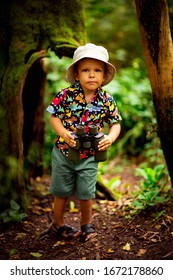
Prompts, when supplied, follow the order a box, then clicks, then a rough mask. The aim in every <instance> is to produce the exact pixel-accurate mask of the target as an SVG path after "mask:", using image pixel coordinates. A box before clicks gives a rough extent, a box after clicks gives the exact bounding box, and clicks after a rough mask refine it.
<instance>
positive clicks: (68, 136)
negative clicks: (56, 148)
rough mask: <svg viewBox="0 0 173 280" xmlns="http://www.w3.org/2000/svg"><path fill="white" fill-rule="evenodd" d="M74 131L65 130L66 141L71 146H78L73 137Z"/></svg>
mask: <svg viewBox="0 0 173 280" xmlns="http://www.w3.org/2000/svg"><path fill="white" fill-rule="evenodd" d="M71 134H72V132H71V131H68V130H65V132H64V134H63V138H64V141H65V142H66V143H67V144H68V145H69V146H70V147H75V146H76V141H75V140H74V138H73V135H71Z"/></svg>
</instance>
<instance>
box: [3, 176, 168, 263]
mask: <svg viewBox="0 0 173 280" xmlns="http://www.w3.org/2000/svg"><path fill="white" fill-rule="evenodd" d="M126 174H127V173H126ZM131 179H132V180H134V178H131ZM122 180H124V179H123V178H122ZM49 184H50V178H46V179H41V180H40V181H39V182H38V181H37V182H34V184H33V190H32V191H30V195H31V207H30V209H29V211H28V218H27V219H26V220H25V221H22V222H21V223H11V224H10V223H8V224H2V223H1V224H0V226H1V233H0V259H1V260H2V259H17V260H21V259H23V260H27V259H43V260H46V259H59V260H65V259H68V260H80V259H84V260H85V259H87V260H94V259H98V260H99V259H100V260H111V259H112V260H135V259H138V260H142V259H144V260H150V259H154V260H166V259H173V201H172V202H171V201H170V202H169V203H167V204H165V205H160V206H159V207H158V206H156V207H155V208H154V209H152V211H150V212H148V213H146V214H144V213H141V214H138V215H136V216H134V217H133V218H131V219H128V218H126V216H128V210H125V209H126V208H127V207H124V205H125V204H128V199H127V200H126V199H125V197H126V196H125V194H124V200H121V201H119V202H116V201H106V200H105V201H102V200H99V199H96V201H95V204H94V207H93V223H94V224H95V226H96V230H97V233H98V235H97V237H95V238H93V239H92V240H90V241H88V242H86V243H82V242H81V241H79V240H76V241H68V242H67V241H63V240H59V239H57V237H55V236H54V235H53V233H51V232H49V233H48V234H45V235H43V236H42V237H41V238H38V236H39V235H40V233H41V232H43V231H44V230H45V229H46V228H48V227H49V225H50V223H51V221H52V197H51V196H50V195H49V193H48V187H49ZM126 187H127V190H128V189H129V188H130V185H128V186H127V183H126ZM123 189H124V185H123ZM127 192H128V191H127ZM127 196H128V193H127ZM72 201H73V202H72ZM159 215H160V217H159ZM158 217H159V218H158ZM66 221H67V223H70V224H72V225H74V226H76V227H79V222H80V212H79V209H78V203H77V202H76V201H75V199H74V198H71V199H70V200H69V203H68V206H67V209H66Z"/></svg>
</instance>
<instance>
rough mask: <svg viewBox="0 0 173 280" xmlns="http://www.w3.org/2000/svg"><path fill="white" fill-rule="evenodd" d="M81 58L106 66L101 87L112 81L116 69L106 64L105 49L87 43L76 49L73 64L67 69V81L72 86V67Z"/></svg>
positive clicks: (106, 53) (107, 57) (107, 58)
mask: <svg viewBox="0 0 173 280" xmlns="http://www.w3.org/2000/svg"><path fill="white" fill-rule="evenodd" d="M83 58H93V59H97V60H100V61H103V62H104V63H105V64H106V67H107V72H106V75H105V80H104V82H103V84H102V85H103V86H105V85H107V84H108V83H110V81H112V80H113V78H114V75H115V72H116V69H115V67H114V66H113V65H112V64H111V63H109V62H108V60H109V54H108V51H107V49H105V48H104V47H102V46H96V45H94V44H91V43H88V44H86V45H85V46H80V47H78V48H77V49H76V50H75V52H74V55H73V63H72V64H70V66H69V67H68V69H67V81H68V82H70V83H71V84H73V83H74V82H75V81H76V80H75V71H74V65H75V64H76V63H77V62H78V61H79V60H81V59H83Z"/></svg>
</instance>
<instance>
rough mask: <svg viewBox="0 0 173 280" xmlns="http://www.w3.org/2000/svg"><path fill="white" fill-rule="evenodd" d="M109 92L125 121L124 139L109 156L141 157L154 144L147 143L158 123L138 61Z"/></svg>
mask: <svg viewBox="0 0 173 280" xmlns="http://www.w3.org/2000/svg"><path fill="white" fill-rule="evenodd" d="M106 89H107V91H108V92H109V93H110V94H112V95H113V97H114V98H115V100H116V102H117V106H118V108H119V111H120V113H121V115H122V118H123V121H122V122H121V127H122V130H121V135H120V137H119V139H118V141H117V142H116V143H115V145H113V146H112V148H111V149H110V154H111V155H112V156H114V155H115V154H117V153H119V154H122V153H128V154H130V155H138V154H139V153H141V152H142V151H143V149H144V145H145V144H146V143H147V142H148V141H151V140H148V139H147V135H148V131H149V129H150V127H152V125H153V124H154V123H155V122H156V118H155V113H154V108H153V102H152V94H151V88H150V83H149V80H148V78H147V77H146V73H145V72H144V71H141V70H140V69H139V63H138V60H135V61H134V63H133V65H132V67H130V68H126V69H122V70H121V71H120V72H119V73H117V74H116V77H115V79H114V80H113V81H112V82H111V83H110V84H109V85H107V86H106Z"/></svg>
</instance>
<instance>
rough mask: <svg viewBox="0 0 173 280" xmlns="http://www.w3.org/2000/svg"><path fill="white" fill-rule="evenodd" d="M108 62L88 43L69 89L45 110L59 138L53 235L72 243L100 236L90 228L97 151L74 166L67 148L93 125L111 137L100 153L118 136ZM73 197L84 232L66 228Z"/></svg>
mask: <svg viewBox="0 0 173 280" xmlns="http://www.w3.org/2000/svg"><path fill="white" fill-rule="evenodd" d="M108 60H109V55H108V52H107V50H106V49H105V48H104V47H102V46H96V45H94V44H91V43H88V44H86V45H85V46H80V47H78V48H77V49H76V51H75V52H74V56H73V63H72V64H71V65H70V66H69V67H68V70H67V80H68V81H69V82H70V83H71V86H70V87H68V88H65V89H63V90H61V91H60V92H59V93H58V94H57V95H56V96H55V98H54V99H53V100H52V102H51V104H50V105H49V106H48V108H47V111H48V112H49V113H50V114H51V117H50V124H51V126H52V128H53V129H54V131H55V132H56V134H57V137H56V141H55V145H54V148H53V151H52V182H51V187H50V192H51V194H53V195H54V221H53V223H52V229H53V230H54V231H55V232H56V234H57V236H59V237H63V238H69V239H73V238H78V237H79V236H81V237H82V240H83V241H87V240H88V239H90V238H91V237H93V236H95V235H96V232H95V227H94V225H93V224H92V223H91V219H92V203H93V199H94V198H95V191H96V180H97V171H98V163H97V162H96V161H95V158H94V153H95V151H94V149H92V148H88V149H85V148H81V150H80V159H81V160H79V162H76V163H74V162H72V161H70V160H69V159H68V153H69V147H71V148H74V147H75V145H76V141H75V139H74V136H73V134H72V133H73V132H75V131H76V126H77V125H79V124H80V125H83V126H84V129H85V133H87V132H88V130H89V125H91V124H94V125H96V126H97V127H98V129H99V131H100V132H101V131H103V129H104V123H103V122H106V123H108V125H109V132H108V135H104V138H103V139H102V140H100V142H99V145H98V150H99V151H100V152H101V151H105V150H107V149H108V148H109V147H110V146H111V144H112V143H113V142H114V141H115V140H116V139H117V137H118V136H119V133H120V121H121V116H120V114H119V112H118V108H117V106H116V103H115V101H114V99H113V97H112V96H110V95H109V94H108V93H107V92H106V91H104V90H103V89H102V86H104V85H107V84H108V83H109V82H110V81H111V80H112V79H113V78H114V75H115V71H116V70H115V67H114V66H113V65H112V64H111V63H109V62H108ZM73 193H75V195H76V197H77V198H78V199H79V200H80V211H81V222H80V226H81V230H79V229H77V228H75V227H73V226H71V225H67V224H66V223H65V222H64V211H65V207H66V202H67V199H68V197H69V196H71V195H72V194H73Z"/></svg>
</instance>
